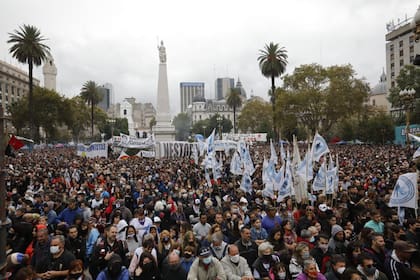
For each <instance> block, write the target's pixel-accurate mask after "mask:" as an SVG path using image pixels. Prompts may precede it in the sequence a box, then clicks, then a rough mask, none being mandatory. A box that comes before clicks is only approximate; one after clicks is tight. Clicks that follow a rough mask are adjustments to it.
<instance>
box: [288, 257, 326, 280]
mask: <svg viewBox="0 0 420 280" xmlns="http://www.w3.org/2000/svg"><path fill="white" fill-rule="evenodd" d="M326 279H327V278H325V276H324V275H323V274H322V273H320V272H318V269H317V266H316V262H315V260H313V259H311V260H305V261H304V263H303V271H302V272H301V273H300V274H299V275H298V276H297V277H296V280H326Z"/></svg>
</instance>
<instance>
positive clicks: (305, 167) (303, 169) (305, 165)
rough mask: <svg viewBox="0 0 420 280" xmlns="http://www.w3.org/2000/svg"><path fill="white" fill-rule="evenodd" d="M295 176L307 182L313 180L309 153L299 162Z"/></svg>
mask: <svg viewBox="0 0 420 280" xmlns="http://www.w3.org/2000/svg"><path fill="white" fill-rule="evenodd" d="M296 174H297V175H299V176H300V177H302V178H303V179H304V180H306V181H307V182H309V181H310V180H312V179H313V178H314V172H313V166H312V159H311V155H310V153H309V152H306V155H305V158H304V159H303V160H302V161H301V162H300V164H299V165H298V168H297V170H296Z"/></svg>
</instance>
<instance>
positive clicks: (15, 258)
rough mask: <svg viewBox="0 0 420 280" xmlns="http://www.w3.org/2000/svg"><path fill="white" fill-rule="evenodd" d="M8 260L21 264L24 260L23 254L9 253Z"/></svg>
mask: <svg viewBox="0 0 420 280" xmlns="http://www.w3.org/2000/svg"><path fill="white" fill-rule="evenodd" d="M10 261H11V262H12V264H23V262H24V261H25V254H22V253H13V254H11V255H10Z"/></svg>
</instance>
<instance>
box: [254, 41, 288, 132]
mask: <svg viewBox="0 0 420 280" xmlns="http://www.w3.org/2000/svg"><path fill="white" fill-rule="evenodd" d="M257 60H258V63H259V66H260V70H261V73H262V74H263V76H264V77H267V78H271V91H270V93H271V98H270V100H271V105H272V111H273V118H274V117H275V115H274V111H275V108H274V106H275V104H276V95H275V94H276V84H275V78H277V77H280V76H281V75H282V74H283V73H284V72H285V71H286V65H287V51H286V50H285V49H284V47H279V45H278V44H274V43H273V42H270V44H266V45H265V47H264V49H262V50H260V55H259V57H258V59H257ZM276 127H277V124H276V121H275V119H273V130H274V133H276V130H277V129H276Z"/></svg>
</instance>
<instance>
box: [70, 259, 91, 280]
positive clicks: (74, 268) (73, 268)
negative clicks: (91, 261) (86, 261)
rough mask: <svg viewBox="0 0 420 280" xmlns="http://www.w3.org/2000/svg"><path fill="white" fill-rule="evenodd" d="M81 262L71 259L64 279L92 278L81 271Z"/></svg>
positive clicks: (88, 279) (87, 279) (81, 279)
mask: <svg viewBox="0 0 420 280" xmlns="http://www.w3.org/2000/svg"><path fill="white" fill-rule="evenodd" d="M83 270H84V269H83V262H82V261H81V260H77V259H76V260H73V261H72V262H71V263H70V266H69V274H68V275H67V278H66V280H92V277H91V276H90V275H89V274H88V273H85V272H84V271H83Z"/></svg>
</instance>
